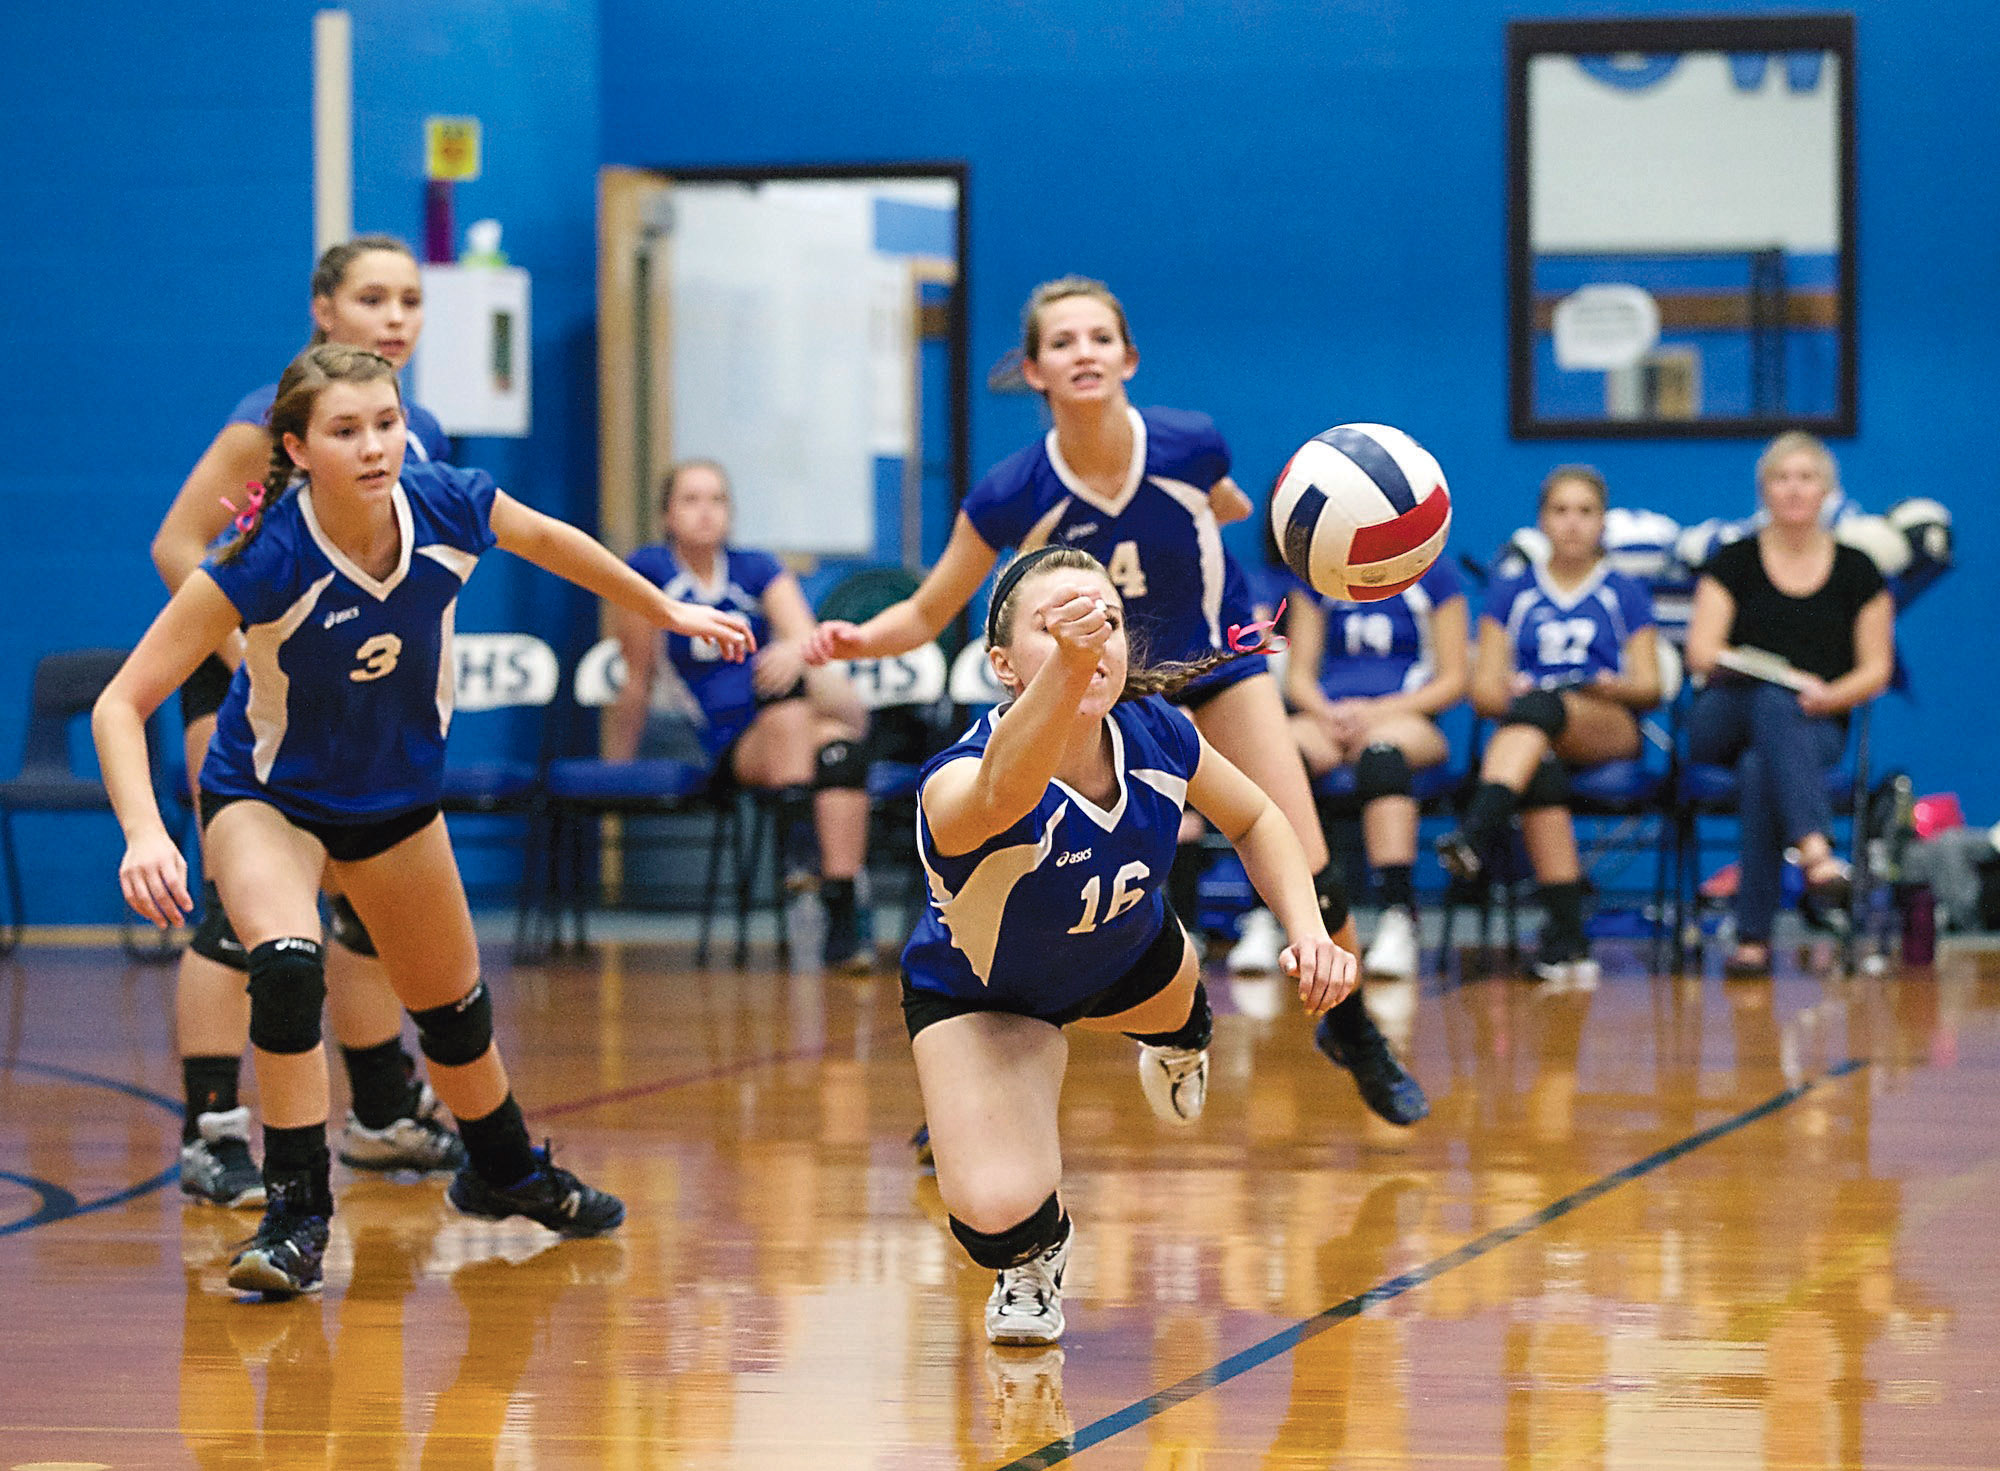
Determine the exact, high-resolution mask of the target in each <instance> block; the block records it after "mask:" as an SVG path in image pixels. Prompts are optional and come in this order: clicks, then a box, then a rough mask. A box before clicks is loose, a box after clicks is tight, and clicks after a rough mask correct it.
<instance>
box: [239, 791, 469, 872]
mask: <svg viewBox="0 0 2000 1471" xmlns="http://www.w3.org/2000/svg"><path fill="white" fill-rule="evenodd" d="M256 800H257V799H256V798H254V797H225V796H223V795H221V794H220V793H218V792H211V791H210V790H209V789H208V788H207V787H203V788H202V789H201V826H202V830H203V831H204V832H206V831H207V829H208V825H209V824H210V823H211V822H213V821H215V814H216V813H218V812H220V811H221V810H222V809H223V808H225V807H227V806H229V805H230V804H231V803H234V802H254V801H256ZM266 805H267V806H269V805H270V804H268V803H267V804H266ZM271 810H272V811H273V812H277V813H278V815H279V816H280V817H282V818H284V819H285V821H286V822H289V823H290V824H291V825H292V826H293V827H295V828H297V829H298V830H299V831H300V832H303V833H311V834H312V835H313V836H314V837H316V838H318V839H319V841H320V846H321V847H323V848H325V849H326V856H327V857H329V858H331V859H332V860H333V861H334V862H335V863H360V862H363V861H364V860H366V859H369V858H373V857H375V856H376V855H377V854H380V853H386V852H388V851H389V850H390V849H391V848H393V847H395V846H396V844H398V843H400V842H402V841H403V839H405V838H407V837H409V836H410V835H411V834H413V833H420V832H422V831H423V830H424V829H425V828H427V827H429V826H430V825H431V819H432V818H434V817H436V816H437V815H438V811H439V809H438V804H437V803H435V802H426V803H424V804H423V805H422V806H421V807H411V808H408V809H406V810H404V811H402V812H392V813H390V814H389V815H388V816H387V817H377V818H371V819H369V820H368V821H366V822H313V821H310V820H308V819H306V818H303V817H294V816H292V814H291V813H289V812H284V811H280V810H279V809H278V808H277V807H275V806H273V807H272V808H271Z"/></svg>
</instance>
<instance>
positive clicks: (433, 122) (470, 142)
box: [424, 117, 479, 179]
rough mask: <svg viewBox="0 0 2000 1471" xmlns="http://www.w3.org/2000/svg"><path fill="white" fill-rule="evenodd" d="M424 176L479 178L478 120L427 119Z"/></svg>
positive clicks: (455, 118) (425, 120)
mask: <svg viewBox="0 0 2000 1471" xmlns="http://www.w3.org/2000/svg"><path fill="white" fill-rule="evenodd" d="M424 177H425V178H427V179H476V178H478V177H479V119H478V118H476V117H427V118H425V119H424Z"/></svg>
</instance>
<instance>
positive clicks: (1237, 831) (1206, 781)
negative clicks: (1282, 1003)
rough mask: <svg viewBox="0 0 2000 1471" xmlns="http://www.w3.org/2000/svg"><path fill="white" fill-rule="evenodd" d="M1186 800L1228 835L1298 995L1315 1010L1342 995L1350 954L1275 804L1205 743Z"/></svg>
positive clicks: (1354, 972) (1349, 978)
mask: <svg viewBox="0 0 2000 1471" xmlns="http://www.w3.org/2000/svg"><path fill="white" fill-rule="evenodd" d="M1187 794H1188V801H1189V803H1191V804H1192V805H1193V807H1194V809H1195V810H1196V811H1197V812H1199V813H1200V814H1201V815H1202V816H1203V817H1205V818H1207V819H1208V820H1209V821H1210V822H1211V823H1213V824H1214V825H1215V829H1216V831H1217V832H1219V833H1221V834H1222V835H1223V836H1224V837H1226V838H1228V839H1229V841H1230V844H1231V846H1233V847H1234V848H1235V849H1236V851H1237V853H1238V854H1239V855H1240V856H1241V857H1242V859H1243V868H1244V871H1245V872H1247V873H1248V874H1249V875H1250V882H1251V883H1253V884H1255V885H1256V886H1257V892H1258V894H1259V895H1261V896H1262V898H1263V900H1264V902H1265V903H1266V904H1267V905H1269V906H1270V910H1271V913H1272V914H1274V915H1276V916H1277V918H1278V923H1279V924H1281V925H1283V926H1284V927H1285V937H1286V939H1287V940H1289V941H1290V944H1288V945H1287V946H1286V947H1285V949H1284V952H1283V953H1282V954H1281V955H1280V956H1279V957H1278V963H1279V965H1280V967H1281V968H1282V969H1283V970H1284V972H1285V973H1286V974H1287V975H1290V976H1294V977H1296V978H1297V979H1298V983H1299V1000H1300V1001H1301V1002H1303V1003H1304V1004H1305V1008H1306V1010H1307V1011H1308V1012H1311V1013H1312V1014H1313V1015H1315V1016H1317V1015H1318V1014H1320V1013H1321V1012H1323V1011H1326V1010H1328V1009H1329V1008H1331V1007H1333V1006H1336V1005H1338V1004H1339V1003H1340V1002H1342V1001H1344V1000H1346V999H1347V996H1348V993H1350V992H1351V991H1353V989H1354V987H1355V985H1356V983H1357V982H1358V980H1359V979H1360V971H1359V968H1358V963H1357V962H1356V960H1355V958H1354V956H1353V954H1352V953H1351V952H1349V951H1347V950H1343V949H1341V948H1340V947H1339V946H1338V945H1336V944H1334V943H1333V941H1332V940H1331V939H1330V938H1329V937H1328V936H1327V933H1326V921H1325V919H1324V918H1322V917H1321V915H1320V909H1319V895H1318V893H1317V892H1316V891H1315V890H1314V888H1313V880H1312V870H1311V869H1310V868H1308V867H1307V866H1306V854H1305V849H1304V848H1302V847H1300V846H1299V839H1298V835H1297V834H1296V833H1294V832H1293V831H1292V825H1291V824H1290V823H1289V822H1287V821H1286V820H1285V814H1284V813H1283V812H1281V811H1280V810H1279V809H1278V804H1277V803H1276V802H1273V801H1272V800H1271V799H1270V798H1269V797H1267V796H1266V795H1265V794H1264V791H1263V789H1262V788H1261V787H1259V786H1258V785H1257V784H1256V783H1255V782H1253V781H1251V780H1250V778H1249V777H1247V776H1245V775H1244V774H1243V773H1242V772H1241V771H1240V770H1239V769H1238V768H1237V767H1236V766H1235V765H1234V764H1233V763H1231V762H1230V760H1229V759H1228V758H1227V757H1225V756H1223V755H1220V754H1219V753H1218V752H1217V751H1216V750H1215V749H1214V748H1213V747H1212V746H1210V745H1209V743H1208V742H1207V741H1206V740H1204V741H1202V743H1201V758H1200V761H1199V762H1198V763H1197V765H1196V767H1195V773H1194V777H1193V779H1192V780H1191V781H1189V782H1188V791H1187Z"/></svg>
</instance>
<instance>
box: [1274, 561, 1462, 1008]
mask: <svg viewBox="0 0 2000 1471" xmlns="http://www.w3.org/2000/svg"><path fill="white" fill-rule="evenodd" d="M1285 632H1286V633H1287V634H1288V635H1289V636H1290V638H1291V641H1292V647H1291V658H1290V659H1289V661H1288V662H1287V663H1286V666H1285V693H1286V695H1287V697H1288V698H1289V699H1290V701H1291V705H1292V709H1293V710H1294V711H1295V712H1296V713H1294V714H1293V716H1292V736H1293V738H1294V739H1295V740H1297V742H1298V745H1299V754H1301V755H1302V756H1304V757H1305V759H1306V767H1307V769H1308V770H1310V771H1311V772H1312V773H1313V774H1314V775H1315V776H1319V775H1323V774H1324V773H1326V772H1329V771H1332V770H1334V769H1335V768H1336V767H1341V766H1351V767H1353V768H1354V791H1355V797H1356V799H1357V800H1358V801H1359V802H1360V803H1361V839H1362V844H1363V847H1364V848H1365V850H1366V852H1367V855H1368V863H1369V866H1370V867H1371V868H1372V869H1373V870H1374V873H1375V882H1376V886H1377V892H1376V898H1377V900H1378V901H1379V903H1380V904H1381V908H1382V919H1381V922H1380V924H1379V925H1378V926H1377V928H1376V931H1375V937H1374V939H1373V940H1371V941H1370V942H1369V945H1368V952H1367V954H1366V955H1365V956H1363V957H1362V961H1361V970H1362V974H1363V975H1372V976H1383V977H1385V978H1389V979H1401V978H1404V977H1408V976H1413V975H1415V974H1416V973H1417V923H1416V889H1415V886H1414V884H1413V882H1412V879H1411V871H1412V869H1413V868H1414V867H1415V865H1416V859H1417V818H1418V812H1417V802H1416V799H1415V798H1414V797H1413V796H1412V795H1411V791H1412V785H1411V782H1412V773H1413V772H1415V771H1419V770H1422V769H1424V768H1427V767H1432V766H1436V765H1438V764H1439V763H1440V762H1442V761H1443V760H1444V759H1445V757H1447V756H1449V755H1450V754H1451V746H1450V743H1449V742H1447V741H1446V740H1445V738H1444V732H1442V731H1440V730H1439V729H1438V727H1437V716H1438V715H1439V714H1440V713H1442V712H1443V711H1445V710H1448V709H1450V708H1451V707H1452V706H1453V705H1456V704H1457V703H1458V702H1459V701H1460V700H1462V699H1464V698H1465V689H1466V682H1467V668H1468V665H1469V664H1470V662H1471V661H1470V656H1469V654H1468V652H1467V650H1468V643H1467V637H1466V611H1465V593H1464V591H1463V590H1462V589H1461V588H1460V587H1459V582H1458V574H1457V573H1456V572H1454V571H1453V570H1452V568H1451V564H1450V562H1448V561H1446V560H1445V559H1444V558H1442V557H1440V558H1439V559H1438V560H1437V561H1436V562H1434V563H1432V564H1431V569H1430V571H1428V572H1426V573H1425V574H1424V575H1423V577H1422V578H1421V579H1419V580H1418V582H1417V584H1416V585H1415V586H1414V587H1410V588H1407V589H1405V590H1404V591H1403V592H1401V593H1399V594H1397V595H1396V596H1395V597H1393V598H1387V599H1384V600H1383V601H1381V602H1377V603H1344V602H1339V601H1337V600H1335V599H1333V598H1329V597H1324V596H1322V595H1321V594H1319V593H1316V592H1314V591H1313V590H1312V589H1310V588H1309V587H1307V586H1306V585H1305V584H1304V583H1297V584H1296V585H1295V587H1294V590H1293V593H1292V601H1291V605H1290V616H1289V618H1288V620H1287V622H1286V625H1285Z"/></svg>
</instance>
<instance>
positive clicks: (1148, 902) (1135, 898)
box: [903, 695, 1201, 1015]
mask: <svg viewBox="0 0 2000 1471" xmlns="http://www.w3.org/2000/svg"><path fill="white" fill-rule="evenodd" d="M1005 718H1006V709H1005V707H1003V708H1002V709H1000V710H996V711H993V712H991V713H989V714H987V715H985V716H982V717H981V718H980V720H979V723H978V724H976V725H974V726H973V727H972V729H971V730H969V731H967V732H966V733H965V734H964V735H963V736H961V737H959V739H958V741H957V742H956V743H955V744H954V745H952V746H950V747H949V748H948V749H946V750H945V751H943V752H942V753H940V754H939V755H938V756H936V757H935V758H933V759H932V760H931V761H930V763H929V764H928V765H926V766H925V768H924V770H923V773H922V775H921V776H920V777H919V778H918V791H919V796H920V797H921V793H922V788H923V785H924V783H926V782H928V781H929V780H930V778H931V777H932V775H933V774H934V773H936V772H937V771H938V770H939V769H940V768H941V767H943V766H945V765H947V764H949V763H950V762H953V761H959V760H963V759H965V758H966V757H968V756H975V757H976V756H978V755H979V754H980V753H982V752H983V751H985V749H986V743H987V741H988V740H990V739H991V738H992V735H993V730H994V726H995V724H996V723H997V722H998V721H1000V720H1003V719H1005ZM1107 719H1108V722H1109V726H1110V731H1111V764H1112V768H1113V770H1114V772H1115V773H1116V775H1117V779H1118V790H1117V795H1116V796H1115V797H1114V798H1113V799H1112V804H1111V806H1110V807H1109V808H1103V807H1099V806H1098V805H1097V804H1096V803H1095V802H1093V801H1091V800H1090V799H1089V798H1088V797H1085V796H1083V795H1082V794H1081V793H1079V792H1076V791H1074V790H1072V789H1071V788H1070V787H1068V786H1066V785H1065V784H1064V783H1062V782H1059V781H1058V782H1054V783H1051V785H1050V786H1049V789H1048V791H1047V792H1046V793H1044V794H1043V796H1042V800H1041V801H1039V802H1037V803H1036V804H1035V809H1034V811H1032V812H1030V813H1029V814H1028V815H1027V816H1026V817H1023V818H1022V819H1021V820H1020V821H1019V822H1017V823H1015V824H1014V825H1013V826H1012V827H1010V828H1008V829H1007V830H1006V831H1005V832H1003V833H999V834H996V835H995V836H993V837H991V838H989V839H987V840H986V841H985V842H984V843H982V844H980V845H979V847H977V848H975V849H974V850H973V851H972V852H970V853H962V854H957V855H954V856H951V857H946V856H945V855H943V854H941V853H939V852H938V849H937V843H936V841H935V840H934V839H933V838H932V836H931V830H930V824H929V822H928V821H927V820H926V818H925V816H924V813H923V806H922V803H921V800H920V801H919V803H918V808H917V852H918V855H919V856H920V857H921V859H922V860H923V865H924V876H925V879H926V881H927V884H928V888H929V896H928V897H929V902H928V903H927V904H926V905H925V906H924V908H923V910H922V912H921V913H920V914H919V916H918V918H917V923H916V928H915V930H914V931H913V932H912V933H911V935H910V941H909V944H908V945H906V946H905V947H904V949H903V970H904V972H905V973H906V974H907V976H908V977H909V981H910V984H911V985H912V986H914V987H915V988H916V989H918V990H920V991H938V992H942V993H944V994H945V995H948V996H956V997H961V998H965V999H970V1000H978V1001H983V1002H988V1003H990V1004H991V1005H992V1008H993V1009H994V1010H996V1011H1015V1012H1021V1013H1025V1014H1027V1015H1043V1014H1047V1013H1052V1012H1057V1011H1060V1010H1062V1009H1063V1008H1064V1007H1067V1006H1072V1005H1074V1004H1075V1003H1076V1002H1078V1001H1081V1000H1083V999H1084V998H1086V997H1089V996H1093V995H1095V994H1096V993H1097V992H1099V991H1102V990H1103V989H1104V988H1105V987H1107V986H1109V985H1110V984H1111V983H1112V982H1114V981H1116V980H1118V979H1119V977H1121V976H1123V975H1124V974H1125V972H1126V971H1128V970H1130V969H1131V968H1132V966H1133V964H1134V963H1135V962H1136V961H1137V960H1138V958H1139V957H1140V955H1142V954H1143V953H1144V952H1145V949H1146V947H1147V946H1148V945H1150V944H1152V943H1153V941H1154V940H1155V939H1156V938H1157V937H1158V935H1159V933H1160V926H1161V925H1162V924H1163V923H1164V922H1165V917H1166V904H1165V901H1164V900H1163V899H1162V898H1161V886H1162V885H1164V884H1165V882H1166V878H1167V870H1168V868H1170V867H1171V866H1172V864H1173V861H1174V844H1175V841H1176V839H1177V838H1178V837H1179V834H1180V824H1181V809H1182V808H1183V807H1184V806H1185V805H1186V802H1187V785H1188V780H1189V778H1191V777H1192V776H1193V775H1194V772H1195V767H1196V765H1197V764H1198V763H1199V762H1200V759H1201V738H1200V737H1199V736H1197V735H1196V734H1195V729H1194V724H1193V722H1191V721H1190V720H1189V719H1188V717H1187V716H1186V715H1185V714H1183V713H1182V712H1181V711H1180V710H1178V709H1176V708H1175V707H1174V706H1172V705H1169V704H1168V703H1167V702H1166V701H1165V700H1163V699H1161V698H1159V697H1158V696H1157V695H1150V696H1147V697H1146V698H1144V699H1140V700H1128V701H1124V702H1122V703H1120V704H1118V705H1116V706H1114V707H1113V708H1112V711H1111V714H1110V715H1109V716H1108V717H1107Z"/></svg>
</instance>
